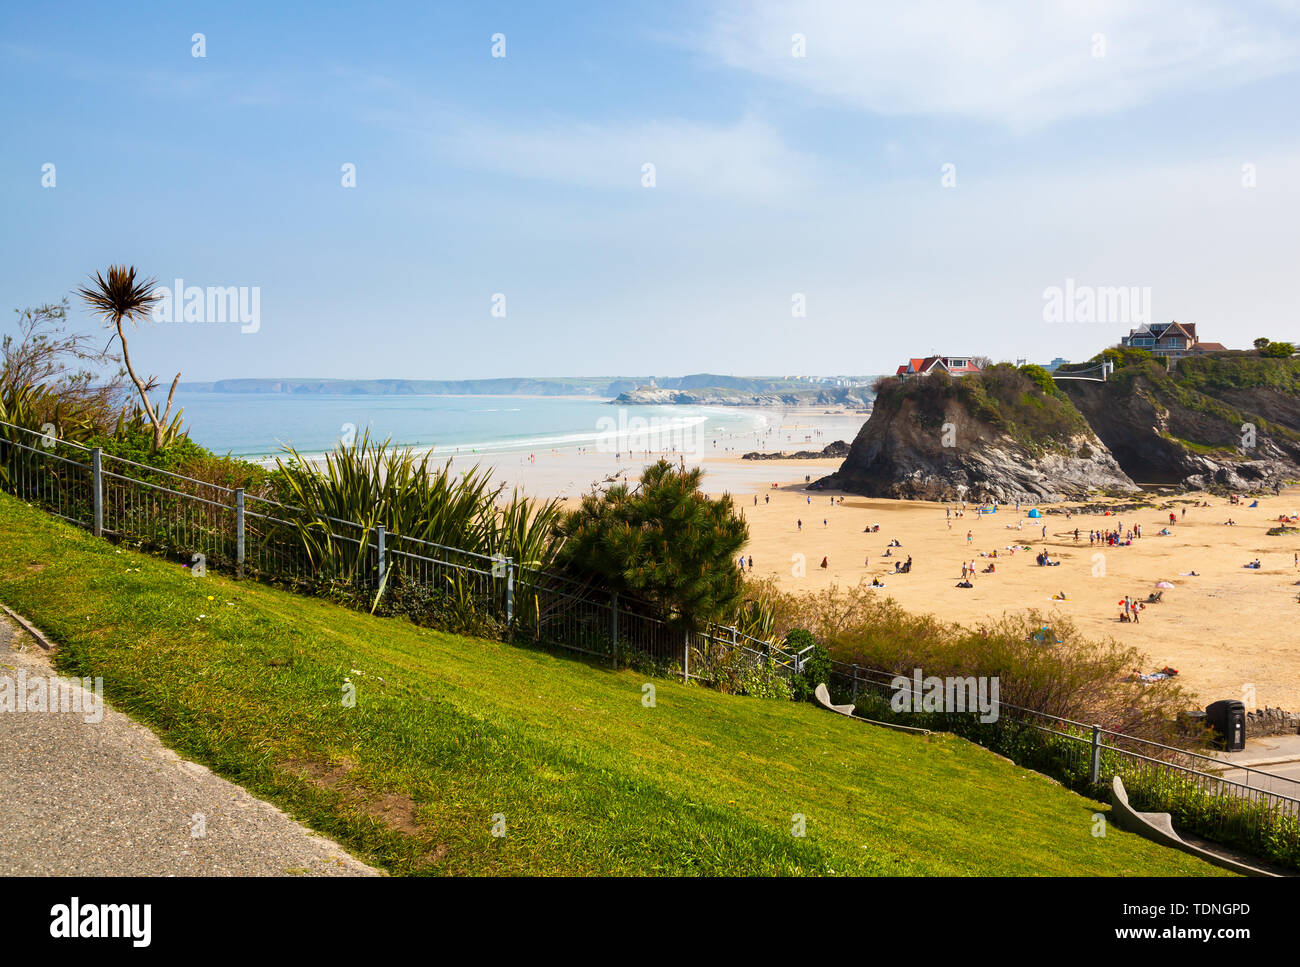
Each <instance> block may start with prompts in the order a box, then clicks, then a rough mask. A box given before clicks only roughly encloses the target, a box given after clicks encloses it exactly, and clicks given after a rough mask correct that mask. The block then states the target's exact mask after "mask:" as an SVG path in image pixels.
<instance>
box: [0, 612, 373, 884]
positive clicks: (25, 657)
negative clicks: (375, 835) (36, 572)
mask: <svg viewBox="0 0 1300 967" xmlns="http://www.w3.org/2000/svg"><path fill="white" fill-rule="evenodd" d="M20 672H22V673H23V674H24V675H25V678H26V682H27V693H28V694H29V695H30V694H32V692H33V690H34V689H41V688H44V687H46V684H47V683H48V682H49V680H50V678H51V677H52V676H53V675H54V671H53V669H52V666H51V664H50V661H49V656H48V654H47V653H46V652H45V650H44V649H43V648H41V647H40V646H39V645H38V644H37V643H36V641H35V640H33V639H32V638H31V636H29V635H28V634H27V633H26V632H24V631H22V630H21V629H20V628H19V627H18V626H17V625H16V624H14V623H13V622H11V621H10V620H9V619H8V618H6V617H5V616H4V615H3V613H0V678H7V679H10V680H12V681H14V682H17V681H18V680H19V674H20ZM5 684H6V685H7V684H8V683H5ZM2 688H4V685H0V689H2ZM2 699H3V694H2V693H0V705H2ZM92 708H93V706H92ZM95 717H96V716H95V715H94V714H93V712H92V713H91V714H89V715H88V714H86V712H85V711H58V712H50V711H46V712H39V711H23V712H17V711H4V710H0V876H23V875H28V876H30V875H35V876H60V875H80V876H284V875H301V876H374V875H378V874H379V871H378V870H375V869H373V868H372V867H369V866H367V865H366V864H364V863H361V862H360V861H358V860H356V859H354V858H353V857H351V856H349V855H348V854H347V853H345V852H344V851H343V849H342V848H341V847H340V846H339V845H338V844H337V843H334V842H333V841H331V840H328V839H326V838H324V837H322V836H318V835H316V834H315V833H313V832H311V831H310V830H309V829H307V828H306V827H305V826H302V825H301V824H299V823H296V822H294V821H293V820H292V819H290V818H289V817H288V816H286V815H285V814H284V813H282V812H281V811H280V810H278V809H276V808H275V807H274V806H272V805H270V804H268V803H265V802H263V801H262V800H260V799H257V798H256V797H254V796H252V795H251V794H249V793H248V792H247V791H245V790H244V789H242V788H240V787H239V786H236V785H233V784H232V783H229V782H227V781H226V780H224V779H221V778H219V777H217V776H215V775H213V774H212V773H211V772H210V771H208V770H207V769H206V768H204V767H203V766H200V765H197V764H195V763H193V762H188V761H186V760H184V759H182V758H181V757H180V756H178V755H176V754H175V753H174V752H171V751H170V750H168V749H166V748H164V747H163V745H162V743H161V742H160V741H159V740H158V737H157V736H156V735H154V734H153V733H152V732H150V731H149V730H148V729H145V728H143V727H141V726H139V725H137V724H135V723H134V722H132V721H131V720H130V719H129V718H127V717H126V716H125V715H123V714H121V713H119V712H115V711H113V710H112V709H102V720H100V721H98V722H95V721H87V719H88V718H90V719H94V718H95ZM199 834H201V835H199Z"/></svg>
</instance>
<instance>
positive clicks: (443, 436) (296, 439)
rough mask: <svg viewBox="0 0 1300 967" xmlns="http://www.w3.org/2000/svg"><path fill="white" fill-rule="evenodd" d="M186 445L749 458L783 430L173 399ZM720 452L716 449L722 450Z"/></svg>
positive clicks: (755, 417) (616, 413)
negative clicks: (387, 444) (697, 450)
mask: <svg viewBox="0 0 1300 967" xmlns="http://www.w3.org/2000/svg"><path fill="white" fill-rule="evenodd" d="M176 401H177V405H179V406H183V407H184V408H185V426H186V427H187V428H188V429H189V431H190V438H191V439H193V440H194V441H195V442H196V443H200V444H202V445H203V446H205V447H208V448H209V449H211V450H214V451H216V452H217V453H226V452H227V451H229V452H231V453H233V454H234V455H236V456H243V457H258V456H265V455H268V454H275V453H280V452H281V448H282V447H283V446H285V445H292V446H293V447H295V448H296V449H297V450H298V451H299V452H300V453H303V454H315V453H323V452H325V451H328V450H332V449H333V448H334V447H335V446H336V445H337V444H338V442H339V439H340V437H341V436H344V435H346V434H347V433H348V430H349V427H350V428H351V429H352V431H353V432H354V433H355V434H356V435H357V436H360V434H361V433H362V432H363V431H364V430H365V429H366V428H369V429H370V434H371V436H372V437H377V438H379V439H380V440H383V439H386V438H390V437H391V438H392V440H393V441H394V442H395V443H398V444H401V445H409V446H420V447H434V448H435V451H436V452H437V453H447V454H451V453H454V452H457V451H459V452H461V453H464V452H466V451H467V450H468V451H477V452H479V453H494V452H501V451H521V452H528V451H537V450H549V449H559V448H576V447H583V446H596V445H600V446H602V447H603V448H609V447H611V446H613V447H614V448H622V447H627V446H633V447H644V446H646V445H647V441H648V444H649V445H650V446H652V447H653V448H659V447H660V446H662V447H663V448H670V447H672V446H676V445H680V444H681V443H682V442H683V440H685V441H687V442H690V441H693V440H698V439H707V440H712V439H714V438H718V439H719V440H720V441H721V440H722V439H726V440H727V441H728V442H729V443H734V444H735V445H736V446H738V447H742V448H745V449H752V448H753V447H754V446H756V445H759V444H760V443H762V442H764V436H765V434H767V432H768V431H769V430H774V429H775V428H776V427H778V426H779V425H780V423H781V412H780V410H774V411H773V412H772V413H770V414H768V413H763V412H760V411H755V410H749V409H739V408H735V407H721V406H631V407H619V406H612V405H610V404H609V403H607V402H604V401H601V400H594V399H569V398H552V397H540V398H539V397H524V396H366V395H339V396H326V395H316V394H311V395H300V396H294V395H288V394H278V393H196V392H184V391H178V392H177V394H176ZM720 445H721V442H720Z"/></svg>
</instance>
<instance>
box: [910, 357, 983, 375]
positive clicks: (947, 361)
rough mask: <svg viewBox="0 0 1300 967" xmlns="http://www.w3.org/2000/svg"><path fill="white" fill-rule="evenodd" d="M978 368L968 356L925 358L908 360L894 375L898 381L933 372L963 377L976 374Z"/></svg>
mask: <svg viewBox="0 0 1300 967" xmlns="http://www.w3.org/2000/svg"><path fill="white" fill-rule="evenodd" d="M979 371H980V368H979V367H978V366H977V365H975V361H974V360H973V359H971V358H970V357H969V356H925V357H923V358H912V359H909V360H908V361H907V362H906V363H905V364H903V365H902V366H899V367H898V371H897V372H896V373H895V374H894V375H895V376H897V377H898V378H899V379H907V378H908V377H911V376H925V375H927V374H929V373H934V372H946V373H948V374H950V375H952V376H964V375H965V374H966V373H978V372H979Z"/></svg>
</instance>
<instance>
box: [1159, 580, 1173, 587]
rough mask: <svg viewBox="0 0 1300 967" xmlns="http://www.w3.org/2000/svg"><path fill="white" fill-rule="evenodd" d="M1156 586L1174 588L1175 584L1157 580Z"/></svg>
mask: <svg viewBox="0 0 1300 967" xmlns="http://www.w3.org/2000/svg"><path fill="white" fill-rule="evenodd" d="M1156 587H1158V588H1172V587H1173V585H1172V584H1170V583H1169V582H1168V581H1157V582H1156Z"/></svg>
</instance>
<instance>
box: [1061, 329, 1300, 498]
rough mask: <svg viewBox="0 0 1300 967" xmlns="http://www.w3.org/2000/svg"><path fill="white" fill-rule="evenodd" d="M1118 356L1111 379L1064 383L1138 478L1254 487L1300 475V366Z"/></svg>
mask: <svg viewBox="0 0 1300 967" xmlns="http://www.w3.org/2000/svg"><path fill="white" fill-rule="evenodd" d="M1113 357H1114V358H1115V359H1116V361H1117V367H1116V370H1115V372H1114V373H1113V374H1112V376H1111V378H1110V379H1109V380H1107V381H1106V382H1104V383H1094V382H1085V381H1082V380H1061V381H1060V384H1059V385H1060V386H1061V388H1062V389H1063V390H1064V392H1065V393H1066V394H1067V395H1068V397H1069V398H1070V401H1071V402H1072V403H1073V404H1074V406H1075V407H1076V408H1077V409H1078V410H1079V412H1080V413H1082V414H1083V417H1084V418H1085V419H1086V420H1087V421H1088V424H1089V425H1090V426H1091V428H1092V429H1093V430H1094V431H1095V432H1096V434H1097V435H1098V437H1100V438H1101V440H1102V442H1103V443H1105V444H1106V446H1107V447H1108V448H1109V449H1110V451H1111V452H1112V453H1113V454H1114V456H1115V459H1116V460H1117V461H1118V462H1119V464H1120V466H1121V467H1123V468H1124V470H1125V472H1126V473H1127V474H1128V475H1129V476H1130V477H1131V478H1132V479H1134V480H1136V481H1138V482H1139V483H1149V484H1173V485H1177V486H1183V487H1188V488H1192V489H1205V488H1209V487H1224V488H1227V489H1230V490H1248V489H1252V488H1263V487H1270V486H1272V485H1274V484H1282V483H1285V482H1286V481H1288V480H1295V479H1297V478H1300V360H1291V359H1263V358H1260V357H1259V356H1257V355H1254V354H1248V353H1233V354H1227V353H1225V354H1222V355H1219V356H1215V357H1206V358H1199V359H1184V360H1181V361H1179V362H1178V363H1177V364H1176V365H1175V366H1173V367H1172V368H1169V369H1166V367H1165V366H1164V365H1163V364H1162V363H1159V362H1157V361H1155V360H1152V359H1150V358H1149V357H1146V356H1145V355H1136V354H1132V353H1122V352H1119V353H1113Z"/></svg>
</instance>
